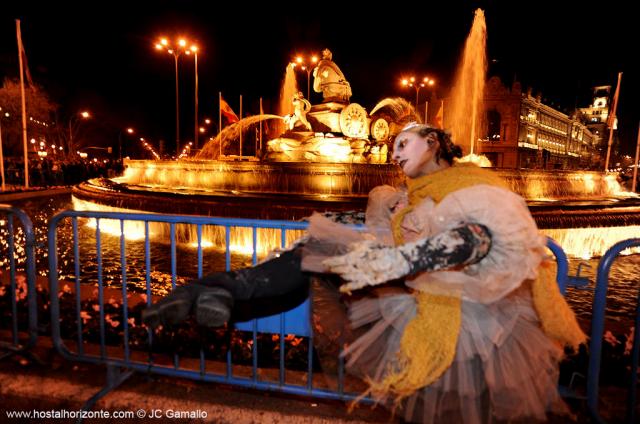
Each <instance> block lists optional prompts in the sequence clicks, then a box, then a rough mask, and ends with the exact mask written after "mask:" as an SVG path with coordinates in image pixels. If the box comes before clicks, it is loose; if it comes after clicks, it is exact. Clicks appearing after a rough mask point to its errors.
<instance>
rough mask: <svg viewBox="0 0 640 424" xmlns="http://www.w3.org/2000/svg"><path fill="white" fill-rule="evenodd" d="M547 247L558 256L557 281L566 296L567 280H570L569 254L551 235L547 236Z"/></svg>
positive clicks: (561, 291)
mask: <svg viewBox="0 0 640 424" xmlns="http://www.w3.org/2000/svg"><path fill="white" fill-rule="evenodd" d="M547 247H548V248H549V250H551V252H552V253H553V255H554V256H555V257H556V264H557V271H556V282H557V283H558V287H559V288H560V293H562V295H563V296H566V294H567V282H568V280H569V261H568V260H567V254H566V253H564V250H562V247H561V246H560V245H559V244H558V243H556V241H555V240H554V239H552V238H551V237H547Z"/></svg>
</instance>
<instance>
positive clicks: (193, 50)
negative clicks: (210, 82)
mask: <svg viewBox="0 0 640 424" xmlns="http://www.w3.org/2000/svg"><path fill="white" fill-rule="evenodd" d="M191 53H193V59H194V66H195V81H196V87H195V91H196V93H195V101H196V103H195V126H194V136H193V137H194V140H193V141H194V144H195V148H196V149H197V148H198V46H196V45H193V46H191V47H190V48H189V50H187V51H186V52H185V54H187V55H188V54H191Z"/></svg>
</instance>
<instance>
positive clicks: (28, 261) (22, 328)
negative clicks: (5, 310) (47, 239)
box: [0, 204, 38, 359]
mask: <svg viewBox="0 0 640 424" xmlns="http://www.w3.org/2000/svg"><path fill="white" fill-rule="evenodd" d="M0 216H4V218H2V219H0V224H2V225H1V226H0V231H1V232H2V235H3V236H6V239H5V237H2V239H5V242H6V249H7V258H6V259H7V261H8V264H9V285H8V286H4V285H3V284H2V283H1V282H0V289H2V290H3V291H5V296H7V292H8V299H9V304H10V309H11V312H10V313H9V317H10V319H9V326H10V328H8V329H7V328H2V327H0V334H4V333H5V331H6V332H7V333H9V334H10V336H9V337H8V338H9V339H10V340H9V341H7V340H0V350H4V351H6V352H5V353H2V354H0V359H2V358H4V357H6V356H8V355H11V354H15V353H18V354H27V353H28V350H29V349H30V348H32V347H33V346H34V345H35V344H36V341H37V338H38V309H37V302H36V291H35V287H36V265H35V257H34V256H35V255H34V252H35V240H36V238H35V233H34V231H33V224H32V223H31V220H30V219H29V217H28V216H27V215H26V214H25V213H24V211H22V210H21V209H18V208H15V207H13V206H11V205H5V204H0ZM15 218H18V220H19V221H20V223H21V224H22V229H23V231H24V234H23V236H24V246H22V249H24V254H25V263H24V272H25V275H24V276H23V275H18V274H17V271H18V266H17V265H16V257H17V251H16V235H15V233H16V228H15V225H14V221H15ZM3 244H4V242H3ZM18 295H19V296H20V297H21V298H23V299H24V298H25V297H26V308H27V314H26V315H27V322H26V323H21V322H20V319H19V318H20V317H19V315H20V314H19V308H18V304H19V300H20V299H18ZM1 322H2V321H0V323H1ZM7 330H8V331H7ZM20 334H26V336H25V337H22V338H21V337H20Z"/></svg>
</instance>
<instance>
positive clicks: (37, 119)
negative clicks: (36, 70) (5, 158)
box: [0, 78, 57, 155]
mask: <svg viewBox="0 0 640 424" xmlns="http://www.w3.org/2000/svg"><path fill="white" fill-rule="evenodd" d="M25 104H26V112H27V135H28V137H29V138H30V139H31V138H35V139H36V140H41V139H45V140H46V139H47V138H49V137H50V135H51V134H52V130H53V126H52V124H51V122H52V116H54V114H55V111H56V108H57V105H56V104H55V103H54V102H53V101H52V100H51V99H49V96H48V95H47V94H46V93H45V91H44V90H43V89H42V87H39V86H37V85H34V86H31V87H26V88H25ZM0 107H2V113H3V114H5V113H8V114H9V115H8V116H4V117H3V119H2V144H3V146H4V148H5V151H6V152H7V153H6V154H7V155H19V154H20V153H22V98H21V94H20V83H19V81H18V80H17V79H10V78H6V79H5V80H4V82H3V85H2V88H0Z"/></svg>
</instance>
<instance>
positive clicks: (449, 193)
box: [143, 123, 584, 423]
mask: <svg viewBox="0 0 640 424" xmlns="http://www.w3.org/2000/svg"><path fill="white" fill-rule="evenodd" d="M460 156H461V150H460V148H459V147H458V146H455V145H454V144H453V143H452V142H451V140H450V138H449V136H448V134H446V133H445V132H444V131H442V130H439V129H436V128H433V127H429V126H427V125H422V124H417V123H412V124H409V125H407V126H406V127H405V128H403V130H402V131H401V132H400V133H399V134H398V136H397V137H396V139H395V143H394V153H393V159H394V160H395V161H396V162H397V163H398V164H399V165H400V166H401V167H402V170H403V172H404V173H405V174H406V175H407V177H408V193H407V194H408V197H407V200H406V201H405V200H403V196H401V195H398V194H397V193H395V192H394V191H393V190H382V192H383V193H384V195H383V196H378V197H377V198H376V200H375V201H372V202H370V207H369V208H368V211H367V212H368V213H367V215H368V217H367V218H368V221H369V222H368V224H370V225H371V226H372V229H373V231H370V232H369V233H367V234H365V235H361V234H359V233H357V232H355V231H353V230H348V229H345V227H343V226H340V225H339V224H335V223H332V222H330V221H328V220H326V219H323V218H322V217H320V216H318V215H314V216H312V218H311V219H310V226H309V237H308V238H306V239H305V240H304V241H303V242H302V243H299V244H298V245H297V246H296V247H295V248H293V249H292V250H290V251H288V252H285V253H283V254H281V255H280V256H278V257H277V258H275V259H272V260H270V261H266V262H264V263H263V264H260V265H258V266H256V267H253V268H248V269H243V270H240V271H233V272H228V273H219V274H213V275H210V276H207V277H205V278H203V279H201V280H197V281H195V282H193V283H192V284H189V285H187V286H183V287H180V288H178V289H176V290H174V292H172V294H171V295H169V296H168V297H167V298H165V299H163V300H161V301H160V302H158V303H157V304H155V305H152V306H151V307H150V308H148V309H147V310H146V311H145V314H144V317H143V318H144V319H145V322H147V324H149V325H151V326H155V325H158V324H171V323H174V322H179V321H181V320H183V319H184V318H185V317H186V316H187V315H188V314H189V313H190V312H191V313H193V314H195V316H196V319H197V321H198V322H199V323H200V324H202V325H207V326H218V325H222V324H224V322H226V321H227V320H228V319H229V317H230V310H231V307H232V306H233V303H234V301H235V300H240V299H242V300H249V299H256V298H264V297H271V296H278V295H284V294H287V293H290V292H291V291H293V290H295V289H297V288H299V287H301V286H306V285H308V273H307V272H308V271H312V272H332V273H337V274H339V275H340V276H341V277H342V278H343V279H344V280H346V284H344V285H343V286H341V291H343V292H346V293H349V292H352V291H355V290H358V289H361V288H364V287H368V286H377V285H380V284H383V283H386V282H388V281H393V280H398V279H401V278H404V284H405V286H406V290H402V291H401V292H400V293H398V291H397V290H395V291H392V290H387V291H384V290H383V291H380V293H378V296H377V297H372V296H368V297H365V298H364V299H362V300H358V301H355V302H354V303H353V304H352V306H351V308H350V312H349V319H350V321H351V326H352V327H353V328H354V329H356V330H357V329H361V330H362V331H360V332H359V334H360V335H359V336H358V337H357V338H356V339H355V340H354V341H353V342H352V343H349V346H348V348H347V349H346V352H345V356H346V357H347V359H348V362H347V370H348V371H350V372H351V373H353V374H355V375H359V376H361V377H363V378H365V379H366V381H367V382H368V383H369V384H370V389H369V392H368V393H370V394H371V395H372V396H373V398H374V399H375V400H376V401H378V402H380V403H383V404H385V405H387V406H390V407H394V408H395V407H397V406H401V407H402V411H403V412H402V413H403V415H404V417H405V419H406V420H408V421H415V422H447V423H448V422H464V423H482V422H490V421H493V420H498V421H518V420H522V421H524V422H530V421H532V420H539V421H544V420H545V419H546V417H547V413H559V414H561V413H565V412H567V410H566V406H565V405H564V403H563V401H562V400H561V398H560V396H559V394H558V391H557V383H558V362H559V360H560V359H561V357H562V354H563V350H562V347H563V345H571V346H574V347H575V346H577V345H578V344H579V343H581V342H583V341H584V334H583V333H582V331H581V330H580V328H579V327H578V325H577V322H576V320H575V316H574V315H573V313H572V311H571V310H570V309H569V307H568V306H567V304H566V302H565V301H564V299H563V297H562V296H561V294H560V293H559V290H558V287H557V285H556V283H555V280H554V273H553V270H551V269H549V268H548V267H546V264H545V261H544V259H545V256H546V253H545V238H544V237H543V236H542V235H540V234H539V233H538V230H537V227H536V225H535V222H534V221H533V218H532V217H531V215H530V213H529V211H528V208H527V206H526V204H525V202H524V200H523V199H522V198H521V197H520V196H518V195H516V194H514V193H513V192H511V191H510V190H509V189H508V188H507V187H506V185H505V183H504V182H503V181H502V180H501V179H500V178H499V177H498V176H497V175H496V174H494V173H493V172H492V171H489V170H485V169H482V168H478V167H476V166H475V165H471V164H463V163H458V162H455V158H457V157H460ZM374 198H375V196H374ZM381 199H382V200H381ZM405 203H406V204H405ZM370 217H375V219H373V218H372V219H369V218H370ZM385 222H386V224H387V225H388V228H390V229H391V231H387V232H386V234H385V231H384V226H385ZM389 236H392V237H389ZM391 239H393V241H394V242H395V244H394V242H393V241H391ZM336 255H338V256H336ZM314 315H315V311H314ZM334 324H338V325H339V324H340V323H338V322H336V321H335V320H334ZM356 333H358V331H356V332H354V333H352V334H356ZM354 337H355V336H354Z"/></svg>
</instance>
